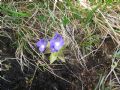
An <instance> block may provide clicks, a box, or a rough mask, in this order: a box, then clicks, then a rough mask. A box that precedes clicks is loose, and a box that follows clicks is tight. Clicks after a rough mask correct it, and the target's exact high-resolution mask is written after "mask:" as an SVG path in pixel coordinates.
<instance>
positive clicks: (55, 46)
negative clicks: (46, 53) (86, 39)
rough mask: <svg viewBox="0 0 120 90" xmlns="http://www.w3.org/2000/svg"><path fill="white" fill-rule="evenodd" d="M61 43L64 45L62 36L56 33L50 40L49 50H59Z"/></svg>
mask: <svg viewBox="0 0 120 90" xmlns="http://www.w3.org/2000/svg"><path fill="white" fill-rule="evenodd" d="M63 45H64V40H63V38H62V36H61V35H60V34H58V33H56V34H55V36H54V37H53V38H52V39H51V40H50V49H51V52H57V51H59V50H60V49H61V48H62V46H63Z"/></svg>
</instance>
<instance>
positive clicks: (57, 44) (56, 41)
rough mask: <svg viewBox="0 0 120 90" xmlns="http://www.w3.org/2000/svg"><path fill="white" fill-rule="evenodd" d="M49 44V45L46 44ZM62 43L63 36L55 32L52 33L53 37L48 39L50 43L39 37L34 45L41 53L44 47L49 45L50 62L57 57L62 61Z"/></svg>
mask: <svg viewBox="0 0 120 90" xmlns="http://www.w3.org/2000/svg"><path fill="white" fill-rule="evenodd" d="M48 44H50V45H48ZM63 45H64V40H63V37H62V36H61V35H60V34H58V33H56V34H55V35H54V37H53V38H52V39H51V40H50V43H48V40H47V39H44V38H43V39H40V40H39V41H38V42H37V43H36V46H37V47H38V48H39V51H40V52H41V53H43V52H44V51H45V49H46V47H47V46H48V47H49V46H50V51H51V54H50V63H51V64H52V63H53V62H54V61H55V60H57V59H58V58H59V59H61V60H62V61H64V59H63V58H64V55H63V52H62V50H63V49H62V47H63Z"/></svg>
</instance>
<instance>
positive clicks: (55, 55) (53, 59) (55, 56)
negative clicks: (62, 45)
mask: <svg viewBox="0 0 120 90" xmlns="http://www.w3.org/2000/svg"><path fill="white" fill-rule="evenodd" d="M57 57H58V52H55V53H51V55H50V64H52V63H54V61H56V60H57Z"/></svg>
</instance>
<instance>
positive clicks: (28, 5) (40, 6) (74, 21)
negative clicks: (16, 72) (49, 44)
mask: <svg viewBox="0 0 120 90" xmlns="http://www.w3.org/2000/svg"><path fill="white" fill-rule="evenodd" d="M88 4H89V3H87V4H85V5H87V6H89V8H86V6H84V5H80V3H78V2H77V1H68V0H66V1H64V0H63V2H53V1H52V0H50V1H49V0H48V1H45V2H44V0H43V1H41V2H39V3H36V2H23V1H19V2H13V1H12V2H10V3H2V4H1V7H0V12H1V14H3V16H1V17H0V19H1V21H0V23H1V27H0V37H7V38H10V40H11V42H13V43H12V46H11V47H10V48H14V49H15V59H16V60H17V61H18V63H19V64H20V66H21V70H22V71H24V67H28V68H31V67H29V66H30V65H33V66H35V67H36V69H41V68H40V67H41V66H43V67H44V69H45V70H47V71H49V72H51V73H52V74H54V75H55V76H57V77H59V78H61V79H63V80H65V81H67V82H68V83H71V84H72V82H71V81H69V80H66V79H64V78H63V77H60V76H59V75H57V74H56V73H55V72H54V68H53V67H57V66H59V65H62V66H65V67H68V66H67V65H66V63H69V64H70V65H74V66H76V68H77V69H79V68H80V69H83V70H82V71H80V72H79V74H76V72H75V71H74V70H71V69H70V68H69V67H68V68H69V70H70V71H71V72H72V73H73V74H74V75H75V77H76V78H77V79H78V80H79V81H80V82H81V83H82V90H84V88H85V87H88V88H91V87H89V86H86V85H84V84H86V80H85V79H86V78H89V77H84V75H86V73H88V72H89V74H90V75H92V74H94V73H95V75H96V76H99V77H96V78H95V79H94V80H95V82H96V81H97V80H99V82H97V84H94V86H93V87H94V89H95V90H106V89H108V90H119V88H120V56H119V55H120V51H119V50H120V4H119V2H118V3H116V2H110V3H109V0H108V2H104V3H102V2H101V3H98V1H97V0H96V2H94V1H93V2H92V0H91V2H90V4H89V5H88ZM5 28H9V29H10V30H5ZM55 32H59V33H60V34H62V36H63V37H64V40H65V45H66V49H65V50H64V55H65V60H66V63H65V64H64V63H60V64H56V63H54V64H52V65H51V64H49V63H48V56H47V55H46V54H43V53H39V51H38V50H37V48H36V46H35V43H36V42H37V41H38V40H39V39H40V38H42V37H49V38H51V37H52V35H53V34H54V33H55ZM0 43H2V40H0ZM3 43H4V42H3ZM100 51H101V53H100V55H97V53H98V52H100ZM96 55H97V56H98V57H95V56H96ZM102 55H103V56H104V57H102ZM99 56H101V57H99ZM90 57H92V59H93V60H92V59H90ZM94 58H95V59H94ZM99 58H102V59H104V60H102V61H105V63H109V65H106V64H105V63H102V64H101V63H100V64H99V62H102V61H95V60H97V59H99ZM90 60H91V61H90ZM91 62H92V63H93V64H96V65H92V63H91ZM90 64H91V65H90ZM100 65H103V68H106V70H102V69H101V68H100V67H99V66H100ZM104 65H106V66H104ZM89 66H90V67H91V68H89ZM97 67H98V69H96V68H97ZM101 70H102V71H101ZM99 71H101V72H102V73H101V72H99ZM90 72H91V73H90ZM35 73H36V71H35ZM35 73H34V74H33V79H34V76H35ZM77 73H78V72H77ZM82 75H83V76H82ZM89 79H91V78H89ZM95 82H94V81H93V83H95ZM31 84H32V82H31ZM74 85H75V83H73V86H74ZM95 86H96V87H95ZM92 89H93V88H92Z"/></svg>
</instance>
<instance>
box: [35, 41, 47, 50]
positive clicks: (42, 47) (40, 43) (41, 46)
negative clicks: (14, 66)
mask: <svg viewBox="0 0 120 90" xmlns="http://www.w3.org/2000/svg"><path fill="white" fill-rule="evenodd" d="M47 43H48V42H47V40H46V39H40V40H39V41H38V42H37V43H36V46H37V47H39V51H40V52H44V51H45V48H46V46H47Z"/></svg>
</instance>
